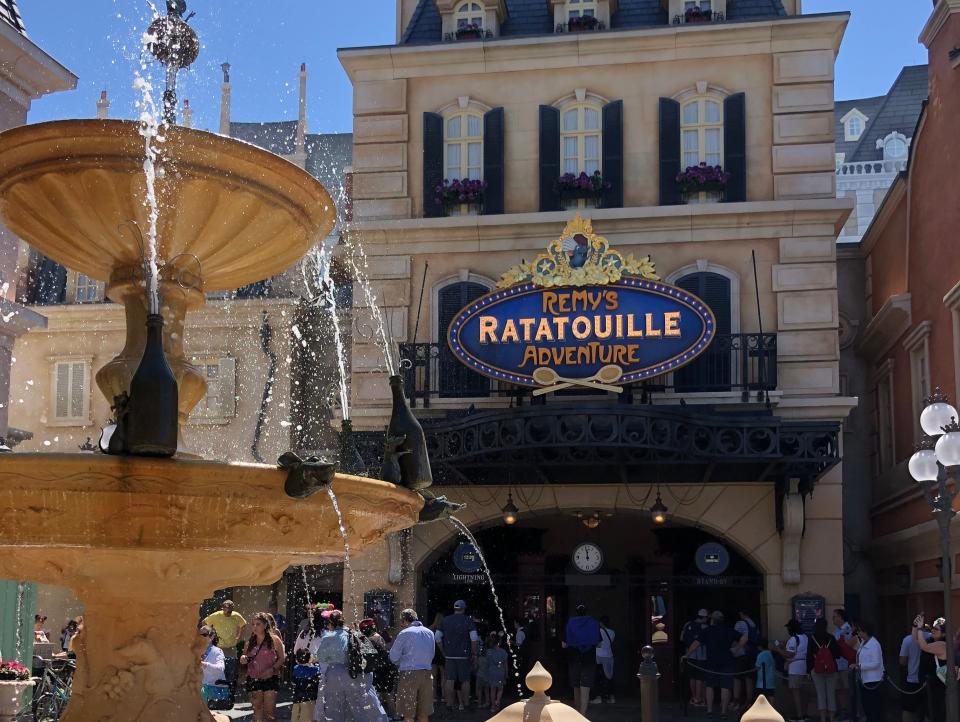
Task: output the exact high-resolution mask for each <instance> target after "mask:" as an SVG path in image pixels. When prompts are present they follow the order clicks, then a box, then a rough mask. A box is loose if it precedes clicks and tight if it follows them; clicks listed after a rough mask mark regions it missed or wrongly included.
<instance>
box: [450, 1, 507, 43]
mask: <svg viewBox="0 0 960 722" xmlns="http://www.w3.org/2000/svg"><path fill="white" fill-rule="evenodd" d="M436 3H437V10H439V11H440V19H441V31H442V33H443V39H444V40H447V41H450V40H483V39H487V38H495V37H497V36H498V35H499V34H500V26H501V25H502V24H503V23H504V22H506V20H507V5H506V0H436Z"/></svg>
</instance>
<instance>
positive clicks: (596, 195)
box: [556, 171, 610, 206]
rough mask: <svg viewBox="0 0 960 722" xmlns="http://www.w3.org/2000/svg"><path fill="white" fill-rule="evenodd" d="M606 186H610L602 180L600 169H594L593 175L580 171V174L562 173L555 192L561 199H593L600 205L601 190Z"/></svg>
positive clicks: (605, 188)
mask: <svg viewBox="0 0 960 722" xmlns="http://www.w3.org/2000/svg"><path fill="white" fill-rule="evenodd" d="M608 188H610V183H608V182H607V181H605V180H603V176H602V175H601V174H600V171H594V173H593V175H587V174H586V173H581V174H580V175H575V174H573V173H564V174H563V175H562V176H560V178H559V179H558V180H557V183H556V190H557V193H559V194H560V197H561V198H562V199H565V200H568V199H573V198H588V199H595V200H596V201H597V205H598V206H599V205H600V198H601V197H602V196H603V192H604V191H605V190H607V189H608Z"/></svg>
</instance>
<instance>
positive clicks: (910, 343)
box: [903, 321, 933, 439]
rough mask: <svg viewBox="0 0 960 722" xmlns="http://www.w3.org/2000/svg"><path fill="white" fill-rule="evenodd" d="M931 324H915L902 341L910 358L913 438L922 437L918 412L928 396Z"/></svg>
mask: <svg viewBox="0 0 960 722" xmlns="http://www.w3.org/2000/svg"><path fill="white" fill-rule="evenodd" d="M932 327H933V324H932V323H931V322H930V321H923V322H922V323H920V324H917V326H916V327H915V328H913V330H911V331H910V332H909V333H908V334H907V336H906V337H905V338H904V340H903V348H904V350H906V351H907V353H908V354H909V356H910V390H911V396H912V399H913V436H914V439H919V438H920V437H921V436H922V435H923V430H922V429H921V428H920V412H921V411H923V409H924V399H926V398H927V397H928V396H930V343H929V337H930V330H931V328H932Z"/></svg>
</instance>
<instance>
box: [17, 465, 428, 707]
mask: <svg viewBox="0 0 960 722" xmlns="http://www.w3.org/2000/svg"><path fill="white" fill-rule="evenodd" d="M284 480H285V472H283V471H281V470H279V469H277V468H275V467H267V466H258V465H253V464H218V463H212V462H205V461H180V460H169V459H165V460H164V459H145V458H135V457H114V456H104V455H99V454H10V455H5V456H2V457H0V502H2V508H0V577H4V578H9V579H18V580H25V581H35V582H43V583H48V584H57V585H61V586H64V587H67V588H69V589H71V590H72V591H73V592H74V593H75V594H76V595H77V596H78V597H79V599H80V600H81V601H82V602H83V603H84V607H85V613H84V631H83V634H82V637H81V638H80V640H79V650H78V654H77V658H78V660H77V675H76V677H75V679H74V682H73V696H72V699H71V702H70V705H69V707H68V710H67V713H66V715H65V716H64V717H63V718H62V719H63V720H64V722H88V721H89V720H97V721H98V722H169V721H170V720H177V721H178V722H179V721H181V720H183V721H184V722H193V721H194V720H197V721H200V720H202V721H203V722H209V720H211V719H212V717H211V715H210V713H209V712H208V711H207V710H206V706H205V705H204V703H203V701H202V700H201V699H200V693H199V688H200V666H199V659H200V656H201V653H202V646H203V644H204V640H203V638H201V637H199V636H198V635H197V632H196V625H197V613H198V608H199V604H200V602H201V601H202V600H203V599H204V598H206V597H208V596H210V595H211V594H212V593H213V591H214V590H215V589H221V588H224V587H231V586H241V585H261V584H270V583H272V582H274V581H276V580H277V579H279V578H280V576H281V575H282V573H283V571H284V570H285V569H286V568H287V567H288V566H290V565H294V564H315V563H325V562H331V561H338V560H340V559H342V558H343V553H344V545H343V539H342V537H341V534H340V528H339V523H338V522H339V520H338V517H337V514H336V512H335V511H334V508H333V506H332V503H331V500H330V498H329V496H328V495H327V494H326V493H323V492H320V493H317V494H315V495H314V496H312V497H310V498H309V499H304V500H295V499H291V498H289V497H287V496H286V495H285V494H284V493H283V482H284ZM332 488H333V490H334V493H335V495H336V497H337V501H338V503H339V506H340V509H341V512H342V514H343V521H344V526H345V528H346V533H347V538H348V540H349V543H350V549H351V551H352V552H354V553H362V552H363V551H364V550H366V549H368V548H369V547H371V546H372V545H373V544H375V543H377V542H378V541H380V540H381V539H382V538H383V536H384V535H385V534H387V533H389V532H392V531H398V530H400V529H404V528H408V527H410V526H412V525H413V524H414V523H415V522H416V520H417V515H418V513H419V511H420V508H421V506H422V500H421V498H420V496H419V495H417V494H415V493H414V492H411V491H409V490H406V489H402V488H398V487H396V486H393V485H392V484H387V483H385V482H381V481H374V480H371V479H363V478H360V477H352V476H346V475H339V474H338V475H337V476H336V477H335V478H334V480H333V482H332Z"/></svg>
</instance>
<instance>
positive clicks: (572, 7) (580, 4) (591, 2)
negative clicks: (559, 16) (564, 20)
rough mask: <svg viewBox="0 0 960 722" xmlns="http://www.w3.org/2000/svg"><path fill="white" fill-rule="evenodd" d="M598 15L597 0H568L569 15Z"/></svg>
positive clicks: (578, 16) (575, 16)
mask: <svg viewBox="0 0 960 722" xmlns="http://www.w3.org/2000/svg"><path fill="white" fill-rule="evenodd" d="M596 16H597V0H567V17H568V18H580V17H584V18H585V17H591V18H595V17H596Z"/></svg>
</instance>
